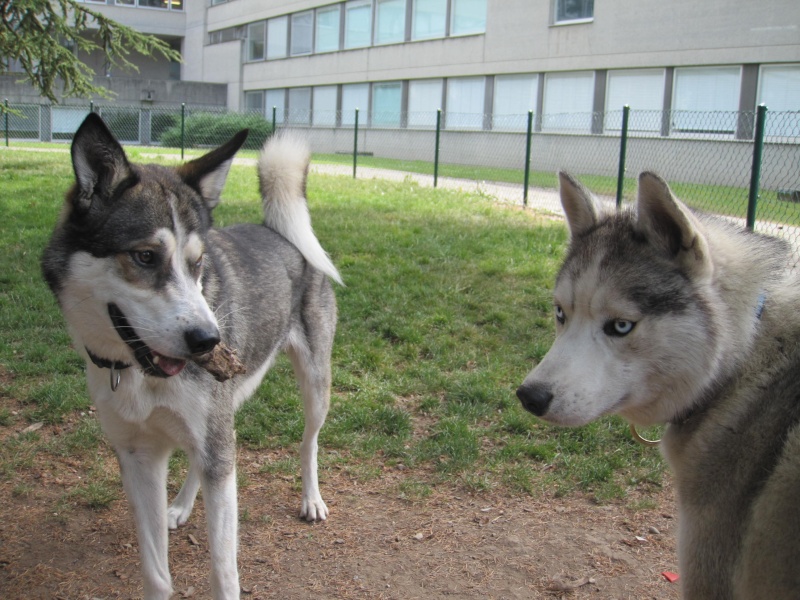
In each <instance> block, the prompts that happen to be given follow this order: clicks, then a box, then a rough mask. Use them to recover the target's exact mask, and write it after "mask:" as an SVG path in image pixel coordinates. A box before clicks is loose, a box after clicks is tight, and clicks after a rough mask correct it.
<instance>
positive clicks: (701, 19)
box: [0, 0, 800, 134]
mask: <svg viewBox="0 0 800 600" xmlns="http://www.w3.org/2000/svg"><path fill="white" fill-rule="evenodd" d="M86 4H87V5H90V6H91V8H93V9H95V10H99V11H102V12H104V13H105V14H107V15H108V16H109V17H111V18H112V19H115V20H117V21H119V22H121V23H124V24H126V25H129V26H132V27H134V28H136V29H137V30H139V31H143V32H146V33H151V34H154V35H157V36H159V37H161V38H162V39H164V40H166V41H167V42H168V43H170V44H171V45H172V46H173V47H174V48H179V49H180V51H181V53H182V55H183V57H184V62H183V63H182V64H177V63H174V64H170V63H169V62H167V61H164V60H163V59H162V60H154V59H150V58H144V57H135V56H133V57H131V58H132V59H133V60H134V61H135V62H136V63H137V64H138V65H139V69H140V70H139V73H123V72H116V71H115V69H114V68H112V67H109V66H108V62H107V60H106V59H105V57H104V56H100V55H96V56H87V57H81V58H82V59H83V60H85V61H86V62H87V63H88V64H89V65H90V66H92V68H94V70H95V71H96V73H97V74H98V77H99V78H101V79H104V80H105V83H107V84H108V85H110V86H111V87H112V89H115V90H122V91H123V93H122V95H119V92H118V97H117V101H118V102H121V103H122V102H141V103H143V104H147V105H156V106H157V105H159V104H164V103H166V104H175V103H180V102H186V101H187V99H188V101H190V102H195V103H198V104H203V103H204V100H205V102H206V103H207V104H209V105H218V104H220V103H223V102H224V104H225V105H226V107H227V108H228V109H231V110H252V111H257V112H261V113H263V114H264V115H265V116H267V117H268V118H269V117H270V116H271V115H272V113H273V111H274V113H275V118H276V119H277V120H278V121H280V122H289V123H294V124H297V125H311V126H347V125H349V124H351V123H352V121H353V120H354V118H355V117H354V114H355V109H356V108H358V109H359V110H360V111H362V114H364V115H365V119H366V120H365V121H363V122H364V123H365V124H367V125H369V126H373V127H401V128H412V129H413V128H417V127H420V128H428V127H432V126H433V124H434V122H435V119H436V111H437V109H442V111H444V113H445V115H446V122H445V127H446V128H448V129H492V130H519V129H520V128H521V127H524V122H525V119H526V116H527V113H528V112H529V111H532V112H533V113H534V114H535V115H536V119H537V122H536V127H537V130H543V131H547V130H553V131H571V130H575V131H582V132H585V131H590V132H594V133H597V132H601V131H603V130H606V129H614V128H619V120H620V115H621V108H622V106H623V105H626V104H627V105H630V106H631V107H632V108H633V109H635V111H636V112H635V114H636V119H637V121H636V122H634V123H631V127H632V128H634V129H638V130H640V131H652V132H654V133H657V132H659V131H661V132H663V129H664V127H665V126H668V127H671V128H673V129H678V130H681V131H685V132H693V131H699V132H702V131H705V130H706V129H708V127H709V125H708V123H707V119H706V120H704V122H703V123H702V124H701V123H700V122H698V121H697V117H696V116H695V115H694V113H697V112H700V111H702V112H705V113H708V112H718V113H719V114H720V119H719V122H718V123H716V124H715V125H713V129H714V131H720V132H730V133H733V134H737V131H738V133H739V134H743V132H742V131H741V124H740V123H737V117H736V116H735V115H734V114H733V113H735V112H737V111H752V110H754V109H755V107H756V105H758V104H760V103H765V104H766V105H767V106H768V107H769V109H770V110H773V111H800V2H798V1H797V0H766V1H765V2H761V3H757V2H752V0H707V1H706V2H705V3H697V2H693V1H689V0H673V1H671V2H663V1H662V0H640V1H639V2H635V3H631V2H626V1H623V0H599V1H598V2H596V3H595V2H594V0H546V1H545V0H540V1H538V2H531V1H530V0H345V1H341V2H333V3H332V2H330V1H325V0H283V1H277V0H227V1H224V0H100V1H95V0H86ZM176 82H182V84H183V85H181V86H176V85H175V84H176ZM0 83H1V82H0ZM195 83H198V84H204V85H206V86H209V85H212V86H213V85H214V84H216V86H217V87H216V88H213V89H215V91H214V92H213V93H209V90H211V89H212V88H211V87H205V88H203V87H197V88H196V89H195V90H194V91H195V92H198V93H194V94H193V93H192V90H193V88H192V86H193V84H195ZM220 86H224V87H220ZM3 87H4V88H9V89H3V90H2V91H3V92H8V93H5V94H4V96H6V97H9V96H10V97H12V98H13V97H14V95H15V94H17V95H18V94H19V93H21V91H20V89H15V86H13V85H11V86H8V85H5V86H3ZM220 89H224V90H225V92H223V94H222V95H220V93H219V90H220ZM617 112H618V113H619V114H615V113H617ZM665 112H666V113H671V114H672V115H673V116H672V119H671V123H669V124H666V125H665V123H664V122H663V118H662V116H661V115H663V114H664V113H665ZM600 113H606V116H605V117H604V118H603V120H602V122H598V120H597V117H596V115H597V114H600ZM648 115H649V116H648ZM744 133H746V132H744Z"/></svg>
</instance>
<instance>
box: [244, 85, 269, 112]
mask: <svg viewBox="0 0 800 600" xmlns="http://www.w3.org/2000/svg"><path fill="white" fill-rule="evenodd" d="M244 107H245V110H246V111H247V112H255V113H258V114H260V115H263V114H264V91H263V90H258V91H255V92H245V93H244Z"/></svg>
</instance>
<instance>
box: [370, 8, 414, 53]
mask: <svg viewBox="0 0 800 600" xmlns="http://www.w3.org/2000/svg"><path fill="white" fill-rule="evenodd" d="M411 1H413V0H375V4H374V11H373V12H374V13H375V17H374V25H373V28H372V43H373V45H374V46H385V45H387V44H402V43H403V42H405V41H406V21H407V17H408V3H409V2H411ZM389 3H400V4H402V6H403V10H402V14H403V20H402V24H401V27H400V35H399V38H391V39H388V40H381V39H380V31H381V28H380V23H381V5H384V6H386V5H387V4H389Z"/></svg>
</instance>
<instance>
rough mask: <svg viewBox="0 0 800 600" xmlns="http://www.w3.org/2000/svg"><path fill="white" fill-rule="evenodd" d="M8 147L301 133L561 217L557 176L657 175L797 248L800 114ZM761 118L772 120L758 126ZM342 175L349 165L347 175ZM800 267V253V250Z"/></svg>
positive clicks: (156, 114) (563, 117) (186, 131)
mask: <svg viewBox="0 0 800 600" xmlns="http://www.w3.org/2000/svg"><path fill="white" fill-rule="evenodd" d="M9 108H10V109H12V110H11V111H5V112H4V129H5V132H4V133H5V143H6V145H8V144H10V143H11V142H14V143H23V142H66V141H69V140H70V139H71V138H72V135H73V134H74V132H75V130H76V129H77V127H78V126H79V125H80V123H81V121H82V120H83V119H84V117H85V116H86V115H87V114H88V113H89V112H90V111H94V112H97V113H99V114H100V115H101V116H102V117H103V118H104V120H105V121H106V123H107V124H108V125H109V127H110V129H111V130H112V132H113V133H114V134H115V135H116V136H117V137H118V138H119V139H120V140H121V141H122V143H123V144H136V145H141V146H160V147H164V148H174V149H175V150H176V151H178V152H180V154H181V156H182V157H183V153H184V150H185V149H187V148H210V147H214V146H216V145H218V144H221V143H222V142H224V141H226V140H227V139H229V138H230V137H231V136H232V135H233V134H234V133H235V132H236V131H238V130H239V129H242V128H245V127H247V128H249V129H250V132H251V133H250V136H249V137H248V142H247V146H246V148H248V149H257V148H259V147H260V146H261V144H263V142H264V140H265V139H266V138H267V137H268V136H269V135H270V134H271V133H272V132H273V131H274V130H275V129H281V128H291V129H301V130H303V133H304V135H305V136H306V137H307V138H308V139H309V141H310V143H311V146H312V149H313V151H314V153H315V157H316V159H315V163H317V164H318V166H320V167H322V166H323V165H325V168H326V169H327V170H328V171H333V172H346V173H350V172H352V174H353V175H354V176H356V175H361V176H368V177H375V176H380V177H389V178H404V177H408V176H412V177H414V178H416V179H417V180H419V181H421V182H422V183H429V184H431V185H450V186H456V187H465V188H471V189H475V190H478V191H480V192H482V193H485V194H487V195H492V196H495V197H497V198H499V199H502V200H504V201H509V202H515V203H523V204H528V205H531V206H538V207H541V208H546V209H550V210H555V211H558V210H560V208H559V203H558V199H557V196H556V195H555V189H556V187H557V178H556V175H555V173H556V171H558V170H562V169H563V170H567V171H570V172H572V173H573V174H575V175H577V176H578V177H579V178H581V180H582V181H583V182H584V184H585V185H586V186H587V187H589V189H591V190H592V191H593V192H594V193H595V194H597V195H598V196H599V197H601V198H607V199H609V200H616V202H617V203H620V202H624V201H630V200H632V199H633V198H634V196H635V190H636V182H635V177H636V176H637V175H638V173H640V172H641V171H644V170H652V171H655V172H657V173H659V174H660V175H661V176H662V177H664V178H665V179H666V180H668V181H669V182H670V185H671V186H672V188H673V190H674V191H675V192H676V195H678V197H680V198H681V199H683V200H684V201H686V202H687V203H688V204H690V205H692V206H694V207H696V208H699V209H702V210H705V211H708V212H714V213H718V214H722V215H726V216H728V217H731V218H732V219H735V220H737V221H739V222H741V223H742V224H743V225H747V226H750V227H752V228H754V229H756V230H757V231H763V232H765V233H769V234H772V235H778V236H780V237H784V238H786V239H788V240H789V241H790V242H792V244H793V245H794V247H795V248H796V249H797V248H798V247H800V112H798V111H794V112H770V111H768V110H766V109H763V108H762V109H760V110H759V111H750V112H689V111H672V112H665V111H637V110H635V109H634V110H630V109H628V108H627V107H625V108H622V109H620V110H616V111H609V112H605V113H569V114H544V115H534V114H532V113H529V114H527V115H488V114H487V115H476V114H460V113H452V112H450V113H448V112H442V111H433V112H424V113H420V112H408V113H386V112H373V113H370V112H368V111H359V110H358V109H356V110H354V111H317V112H315V111H313V110H284V109H279V108H278V107H274V108H272V109H271V110H268V111H267V115H266V116H263V115H261V114H256V113H234V112H229V111H225V110H218V111H212V110H209V109H208V107H202V108H196V107H192V106H186V105H185V106H177V107H141V106H121V105H118V104H107V105H106V104H89V105H86V106H84V107H80V106H51V105H16V106H10V107H9ZM759 113H762V114H761V118H759ZM337 165H338V166H337ZM795 253H796V255H797V256H798V258H800V251H798V250H796V252H795Z"/></svg>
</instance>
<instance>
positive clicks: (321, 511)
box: [300, 495, 328, 521]
mask: <svg viewBox="0 0 800 600" xmlns="http://www.w3.org/2000/svg"><path fill="white" fill-rule="evenodd" d="M300 518H301V519H305V520H306V521H324V520H326V519H327V518H328V507H327V506H325V502H324V501H323V500H322V497H321V496H320V495H317V496H316V497H315V498H305V497H303V505H302V507H301V508H300Z"/></svg>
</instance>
